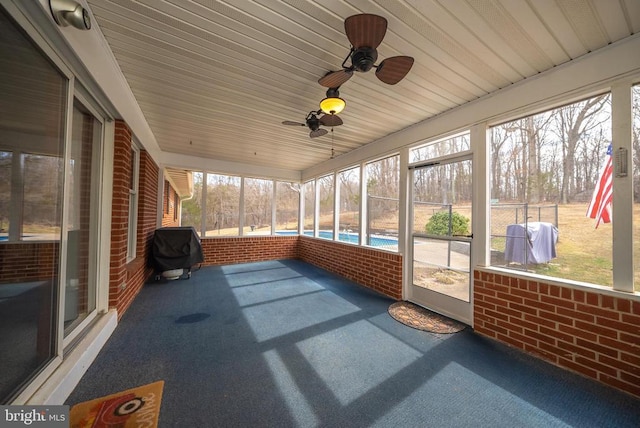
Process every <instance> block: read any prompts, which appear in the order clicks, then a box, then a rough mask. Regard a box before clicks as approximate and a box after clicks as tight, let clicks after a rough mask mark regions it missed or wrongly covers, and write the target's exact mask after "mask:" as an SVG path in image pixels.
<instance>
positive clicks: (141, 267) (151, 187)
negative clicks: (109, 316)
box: [117, 150, 159, 316]
mask: <svg viewBox="0 0 640 428" xmlns="http://www.w3.org/2000/svg"><path fill="white" fill-rule="evenodd" d="M158 173H159V169H158V166H157V165H156V164H155V163H154V162H153V159H151V157H150V156H149V154H148V153H147V152H146V151H142V150H141V151H140V173H139V180H138V225H137V229H136V232H137V235H136V258H135V259H134V260H132V261H131V262H130V263H129V264H128V265H127V288H126V289H125V290H123V291H122V293H121V295H120V296H119V301H118V305H117V307H118V314H119V316H122V314H123V313H124V312H125V311H126V310H127V308H128V307H129V305H131V303H132V302H133V300H134V299H135V297H136V296H137V295H138V293H139V292H140V290H141V289H142V287H143V286H144V283H145V282H146V281H147V279H148V278H149V277H150V276H151V275H152V274H153V268H152V267H151V266H150V264H149V248H150V245H151V241H152V240H153V232H154V231H155V230H156V224H157V210H158V207H157V200H158Z"/></svg>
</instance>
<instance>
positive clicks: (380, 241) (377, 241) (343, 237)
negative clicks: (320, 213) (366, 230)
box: [276, 230, 398, 247]
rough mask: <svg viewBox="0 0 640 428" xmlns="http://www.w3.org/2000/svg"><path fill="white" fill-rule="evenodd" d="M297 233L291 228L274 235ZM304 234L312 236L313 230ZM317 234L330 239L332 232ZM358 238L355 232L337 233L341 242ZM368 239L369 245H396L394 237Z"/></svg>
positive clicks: (353, 242)
mask: <svg viewBox="0 0 640 428" xmlns="http://www.w3.org/2000/svg"><path fill="white" fill-rule="evenodd" d="M297 234H298V232H294V231H291V230H283V231H277V232H276V235H285V236H291V235H297ZM304 234H305V235H307V236H313V232H311V231H309V230H306V231H305V232H304ZM318 236H319V237H320V238H324V239H332V238H333V233H332V232H329V231H327V230H321V231H319V232H318ZM358 239H359V237H358V234H357V233H347V232H340V233H339V234H338V240H339V241H342V242H350V243H352V244H357V243H358V242H359V240H358ZM370 241H371V244H370V245H371V246H372V247H388V246H393V245H398V240H397V239H396V238H390V237H381V236H372V237H371V238H370Z"/></svg>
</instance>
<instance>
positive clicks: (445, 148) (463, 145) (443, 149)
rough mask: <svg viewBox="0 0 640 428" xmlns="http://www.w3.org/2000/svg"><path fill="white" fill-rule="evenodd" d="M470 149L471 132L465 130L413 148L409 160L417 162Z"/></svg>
mask: <svg viewBox="0 0 640 428" xmlns="http://www.w3.org/2000/svg"><path fill="white" fill-rule="evenodd" d="M470 149H471V145H470V140H469V132H466V131H465V133H464V134H461V135H456V136H453V137H450V138H446V139H444V140H439V141H435V142H433V143H429V144H425V145H424V146H421V147H416V148H415V149H412V150H411V154H410V159H409V162H410V163H415V162H420V161H426V160H429V159H435V158H439V157H441V156H446V155H450V154H453V153H460V152H464V151H467V150H470Z"/></svg>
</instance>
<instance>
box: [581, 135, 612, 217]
mask: <svg viewBox="0 0 640 428" xmlns="http://www.w3.org/2000/svg"><path fill="white" fill-rule="evenodd" d="M612 150H613V149H612V146H611V144H609V147H608V148H607V159H606V160H605V162H604V166H603V167H602V171H600V178H599V179H598V183H597V184H596V188H595V189H594V190H593V196H592V197H591V203H590V204H589V208H588V209H587V217H589V218H593V219H596V229H597V228H598V226H599V225H600V223H610V222H611V203H612V202H613V162H612V160H611V157H612V156H611V152H612Z"/></svg>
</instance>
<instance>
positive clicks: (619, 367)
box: [474, 270, 640, 396]
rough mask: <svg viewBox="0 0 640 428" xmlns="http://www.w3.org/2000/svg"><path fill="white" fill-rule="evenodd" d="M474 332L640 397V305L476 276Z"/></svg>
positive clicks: (493, 276)
mask: <svg viewBox="0 0 640 428" xmlns="http://www.w3.org/2000/svg"><path fill="white" fill-rule="evenodd" d="M474 278H475V281H474V329H475V331H476V332H477V333H480V334H483V335H486V336H489V337H491V338H494V339H497V340H500V341H502V342H505V343H507V344H509V345H512V346H515V347H516V348H520V349H522V350H524V351H526V352H528V353H530V354H533V355H536V356H538V357H540V358H542V359H544V360H547V361H549V362H551V363H553V364H556V365H558V366H561V367H564V368H567V369H570V370H572V371H575V372H578V373H581V374H583V375H585V376H588V377H591V378H593V379H596V380H599V381H601V382H603V383H605V384H608V385H611V386H613V387H616V388H619V389H621V390H623V391H626V392H629V393H631V394H634V395H638V396H640V300H639V299H637V298H631V296H630V297H628V298H626V297H624V296H622V295H620V296H618V295H616V296H613V295H610V294H605V293H599V292H598V290H596V289H593V290H590V289H583V288H571V287H569V286H559V285H554V284H547V283H545V282H542V281H536V280H531V279H525V278H518V277H513V276H509V275H503V274H500V273H496V272H485V271H481V270H476V271H475V272H474Z"/></svg>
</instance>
